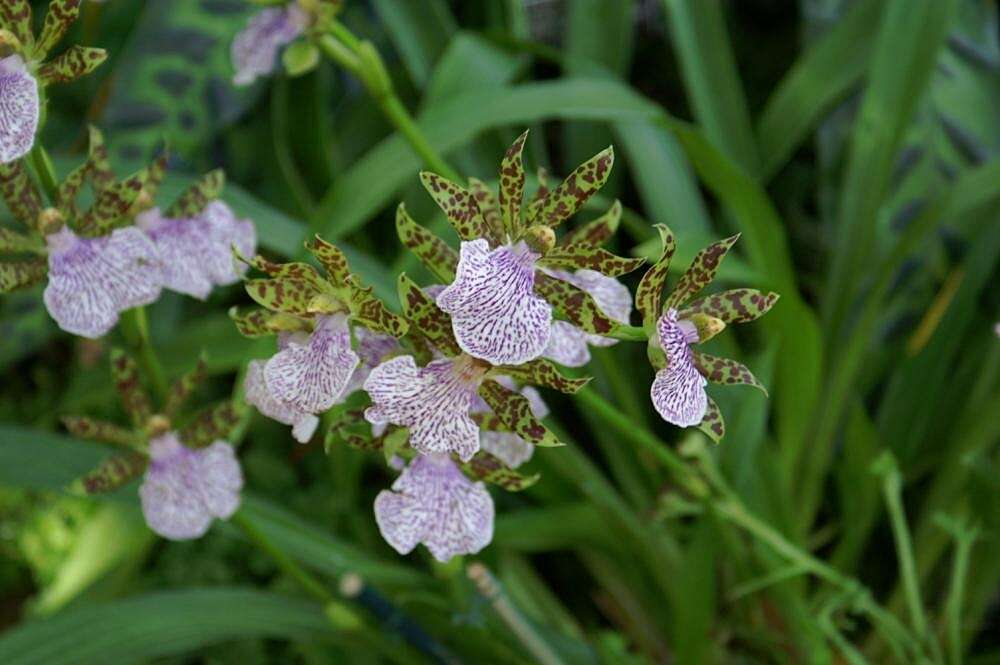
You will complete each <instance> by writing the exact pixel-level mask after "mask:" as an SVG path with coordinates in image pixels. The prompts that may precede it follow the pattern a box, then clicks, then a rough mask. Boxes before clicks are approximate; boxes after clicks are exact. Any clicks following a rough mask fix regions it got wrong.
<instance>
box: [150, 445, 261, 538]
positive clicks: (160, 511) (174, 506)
mask: <svg viewBox="0 0 1000 665" xmlns="http://www.w3.org/2000/svg"><path fill="white" fill-rule="evenodd" d="M149 456H150V461H149V467H148V468H147V469H146V474H145V476H144V477H143V481H142V485H141V486H140V487H139V498H140V500H141V502H142V513H143V516H144V517H145V518H146V523H147V524H148V525H149V528H150V529H152V530H153V531H155V532H156V533H158V534H160V535H161V536H163V537H164V538H169V539H171V540H188V539H191V538H199V537H201V536H202V535H204V533H205V532H206V531H207V530H208V527H209V525H210V524H211V523H212V520H213V519H214V518H220V519H228V518H229V517H230V516H232V514H233V513H234V512H236V509H237V508H238V507H239V504H240V490H241V489H242V488H243V473H242V471H241V470H240V465H239V461H237V459H236V455H235V453H234V452H233V447H232V446H230V445H229V444H228V443H226V442H225V441H216V442H214V443H213V444H212V445H211V446H209V447H208V448H203V449H201V450H191V449H190V448H187V447H185V446H184V445H183V444H182V443H181V442H180V440H179V439H178V438H177V435H176V433H174V432H168V433H167V434H164V435H163V436H160V437H158V438H155V439H153V440H152V441H150V443H149Z"/></svg>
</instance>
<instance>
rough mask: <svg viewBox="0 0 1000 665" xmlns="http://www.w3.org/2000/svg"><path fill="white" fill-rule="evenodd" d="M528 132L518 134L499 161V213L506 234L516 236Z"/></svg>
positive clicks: (519, 225) (519, 223) (518, 224)
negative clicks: (523, 157)
mask: <svg viewBox="0 0 1000 665" xmlns="http://www.w3.org/2000/svg"><path fill="white" fill-rule="evenodd" d="M527 139H528V132H527V130H525V132H524V133H523V134H521V135H520V136H518V137H517V138H516V139H515V140H514V143H512V144H511V146H510V147H509V148H507V152H506V154H504V156H503V161H502V162H500V183H499V189H500V211H501V212H500V214H501V215H502V217H503V228H504V230H505V231H506V233H507V235H509V236H510V237H511V238H516V237H517V236H518V235H520V233H521V202H522V201H523V200H524V162H523V160H522V158H521V153H523V152H524V142H525V141H526V140H527Z"/></svg>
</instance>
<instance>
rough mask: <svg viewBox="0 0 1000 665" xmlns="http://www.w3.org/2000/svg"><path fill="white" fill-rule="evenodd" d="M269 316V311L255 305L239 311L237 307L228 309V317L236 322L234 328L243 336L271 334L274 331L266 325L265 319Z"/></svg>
mask: <svg viewBox="0 0 1000 665" xmlns="http://www.w3.org/2000/svg"><path fill="white" fill-rule="evenodd" d="M270 317H271V313H270V312H268V311H267V310H266V309H260V308H257V307H255V308H253V309H248V310H246V311H240V310H239V308H237V307H231V308H230V309H229V318H230V319H232V320H233V323H235V324H236V330H237V331H238V332H239V333H240V334H241V335H243V336H244V337H265V336H267V335H273V334H274V331H273V330H271V329H270V328H268V327H267V321H268V319H269V318H270Z"/></svg>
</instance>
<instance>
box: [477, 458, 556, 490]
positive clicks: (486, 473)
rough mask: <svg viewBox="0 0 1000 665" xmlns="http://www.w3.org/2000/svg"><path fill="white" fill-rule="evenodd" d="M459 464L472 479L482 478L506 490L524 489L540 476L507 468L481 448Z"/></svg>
mask: <svg viewBox="0 0 1000 665" xmlns="http://www.w3.org/2000/svg"><path fill="white" fill-rule="evenodd" d="M459 465H460V466H461V467H462V471H464V472H465V473H466V475H468V476H469V477H471V478H473V479H474V480H482V481H483V482H486V483H489V484H491V485H496V486H498V487H501V488H503V489H505V490H507V491H508V492H520V491H521V490H526V489H528V488H529V487H531V486H532V485H534V484H535V483H537V482H538V479H539V478H541V475H540V474H537V473H535V474H532V475H530V476H525V475H523V474H520V473H518V472H517V471H514V470H513V469H509V468H507V466H505V465H504V463H503V462H501V461H500V460H499V459H497V458H496V457H494V456H493V455H490V454H489V453H488V452H486V451H483V450H481V451H479V452H478V453H476V456H475V457H473V458H472V459H471V460H469V461H468V462H466V463H465V464H461V463H460V462H459Z"/></svg>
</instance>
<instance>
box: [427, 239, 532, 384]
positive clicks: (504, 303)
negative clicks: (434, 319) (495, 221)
mask: <svg viewBox="0 0 1000 665" xmlns="http://www.w3.org/2000/svg"><path fill="white" fill-rule="evenodd" d="M538 256H539V255H538V254H536V253H534V252H532V251H531V250H530V249H528V247H527V245H525V244H524V243H523V242H521V243H518V244H517V245H515V246H514V247H508V246H501V247H497V248H496V249H494V250H492V251H491V250H490V248H489V243H488V242H486V240H483V239H479V240H473V241H470V242H463V243H462V248H461V252H460V256H459V262H458V272H457V275H456V277H455V281H454V282H452V283H451V285H450V286H448V288H446V289H444V291H442V292H441V293H440V294H438V297H437V305H438V307H440V308H441V309H442V310H443V311H445V312H447V313H448V314H450V315H451V325H452V330H453V331H454V333H455V339H456V340H457V341H458V345H459V346H460V347H461V348H462V350H463V351H465V352H466V353H468V354H469V355H471V356H474V357H476V358H481V359H482V360H486V361H487V362H490V363H492V364H494V365H517V364H520V363H524V362H527V361H529V360H533V359H535V358H537V357H538V356H540V355H541V354H542V352H543V351H544V350H545V345H546V344H547V343H548V340H549V328H550V326H551V324H552V307H551V305H549V304H548V303H547V302H546V301H545V300H544V299H542V298H539V297H538V296H536V295H535V293H534V286H535V261H536V260H537V259H538Z"/></svg>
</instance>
